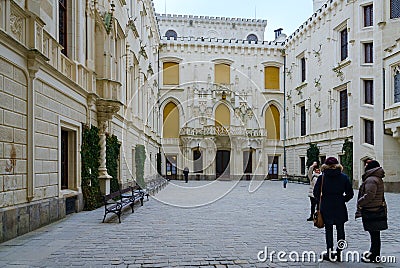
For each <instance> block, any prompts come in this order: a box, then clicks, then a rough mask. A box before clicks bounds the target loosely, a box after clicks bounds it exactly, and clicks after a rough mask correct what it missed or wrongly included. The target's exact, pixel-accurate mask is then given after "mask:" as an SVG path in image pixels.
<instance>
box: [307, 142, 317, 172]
mask: <svg viewBox="0 0 400 268" xmlns="http://www.w3.org/2000/svg"><path fill="white" fill-rule="evenodd" d="M314 162H318V163H319V148H318V146H317V144H315V143H310V147H308V149H307V163H306V166H307V167H310V166H311V165H312V164H313V163H314Z"/></svg>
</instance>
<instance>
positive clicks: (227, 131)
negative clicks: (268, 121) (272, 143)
mask: <svg viewBox="0 0 400 268" xmlns="http://www.w3.org/2000/svg"><path fill="white" fill-rule="evenodd" d="M180 135H181V136H246V137H266V136H267V131H266V130H265V129H262V128H259V129H246V128H244V127H240V126H229V127H223V126H205V127H202V128H193V127H184V128H182V129H181V131H180Z"/></svg>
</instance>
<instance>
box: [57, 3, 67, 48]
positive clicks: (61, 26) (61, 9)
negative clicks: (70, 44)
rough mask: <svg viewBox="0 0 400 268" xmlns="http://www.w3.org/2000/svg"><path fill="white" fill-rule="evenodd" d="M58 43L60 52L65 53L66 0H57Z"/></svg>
mask: <svg viewBox="0 0 400 268" xmlns="http://www.w3.org/2000/svg"><path fill="white" fill-rule="evenodd" d="M58 43H59V44H60V45H62V46H63V49H62V50H61V52H62V53H63V54H64V55H67V0H58Z"/></svg>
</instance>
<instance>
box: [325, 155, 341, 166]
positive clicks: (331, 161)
mask: <svg viewBox="0 0 400 268" xmlns="http://www.w3.org/2000/svg"><path fill="white" fill-rule="evenodd" d="M337 164H339V161H338V160H337V159H336V158H335V157H333V156H331V157H328V158H327V159H326V160H325V165H337Z"/></svg>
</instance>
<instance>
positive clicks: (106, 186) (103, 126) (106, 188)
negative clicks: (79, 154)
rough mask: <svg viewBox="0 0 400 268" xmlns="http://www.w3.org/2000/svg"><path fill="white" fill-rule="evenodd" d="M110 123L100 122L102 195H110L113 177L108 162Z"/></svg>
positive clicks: (100, 178)
mask: <svg viewBox="0 0 400 268" xmlns="http://www.w3.org/2000/svg"><path fill="white" fill-rule="evenodd" d="M107 124H108V121H105V120H103V121H100V122H99V136H100V142H99V143H100V166H99V177H98V178H99V180H100V191H101V193H102V194H109V193H110V189H111V186H110V185H111V178H112V177H111V176H110V175H109V174H108V172H107V162H106V130H107Z"/></svg>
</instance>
